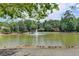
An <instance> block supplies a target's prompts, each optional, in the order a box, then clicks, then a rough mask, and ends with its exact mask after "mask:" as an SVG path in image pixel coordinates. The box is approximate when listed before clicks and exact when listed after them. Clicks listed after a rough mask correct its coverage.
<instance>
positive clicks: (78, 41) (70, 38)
mask: <svg viewBox="0 0 79 59" xmlns="http://www.w3.org/2000/svg"><path fill="white" fill-rule="evenodd" d="M44 34H45V35H27V34H20V35H0V48H13V47H17V46H24V45H25V46H65V47H73V46H79V33H52V32H51V33H44Z"/></svg>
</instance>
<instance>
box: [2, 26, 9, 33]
mask: <svg viewBox="0 0 79 59" xmlns="http://www.w3.org/2000/svg"><path fill="white" fill-rule="evenodd" d="M1 32H2V33H5V34H7V33H10V28H6V27H5V28H2V29H1Z"/></svg>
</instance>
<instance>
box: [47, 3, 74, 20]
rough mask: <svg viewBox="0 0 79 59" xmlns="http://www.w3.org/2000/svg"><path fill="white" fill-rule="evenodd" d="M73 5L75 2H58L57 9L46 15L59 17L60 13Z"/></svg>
mask: <svg viewBox="0 0 79 59" xmlns="http://www.w3.org/2000/svg"><path fill="white" fill-rule="evenodd" d="M72 5H75V3H60V4H59V10H58V11H55V12H53V13H52V14H49V15H48V18H49V19H60V18H61V16H62V14H63V13H64V12H65V11H66V10H69V9H70V6H72Z"/></svg>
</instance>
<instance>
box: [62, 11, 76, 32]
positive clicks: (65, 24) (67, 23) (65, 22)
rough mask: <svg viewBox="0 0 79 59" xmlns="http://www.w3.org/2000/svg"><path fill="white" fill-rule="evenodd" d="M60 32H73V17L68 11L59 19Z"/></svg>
mask: <svg viewBox="0 0 79 59" xmlns="http://www.w3.org/2000/svg"><path fill="white" fill-rule="evenodd" d="M61 30H62V31H68V32H71V31H75V16H74V15H73V14H72V13H71V11H70V10H67V11H66V12H65V14H64V17H62V19H61Z"/></svg>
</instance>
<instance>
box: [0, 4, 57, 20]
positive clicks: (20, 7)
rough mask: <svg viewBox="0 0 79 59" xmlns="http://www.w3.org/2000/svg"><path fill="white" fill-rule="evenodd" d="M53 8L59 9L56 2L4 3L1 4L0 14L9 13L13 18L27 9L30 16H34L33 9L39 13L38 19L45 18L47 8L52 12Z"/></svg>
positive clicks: (19, 15) (2, 15)
mask: <svg viewBox="0 0 79 59" xmlns="http://www.w3.org/2000/svg"><path fill="white" fill-rule="evenodd" d="M53 9H58V5H57V4H55V3H21V4H20V3H2V4H0V16H1V17H4V15H9V16H11V18H17V17H22V12H23V11H27V13H28V14H29V16H30V17H33V15H32V14H33V13H32V12H33V11H35V12H36V13H37V14H38V15H37V17H36V18H37V19H41V18H44V17H45V16H46V12H47V10H50V11H51V12H52V11H53Z"/></svg>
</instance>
